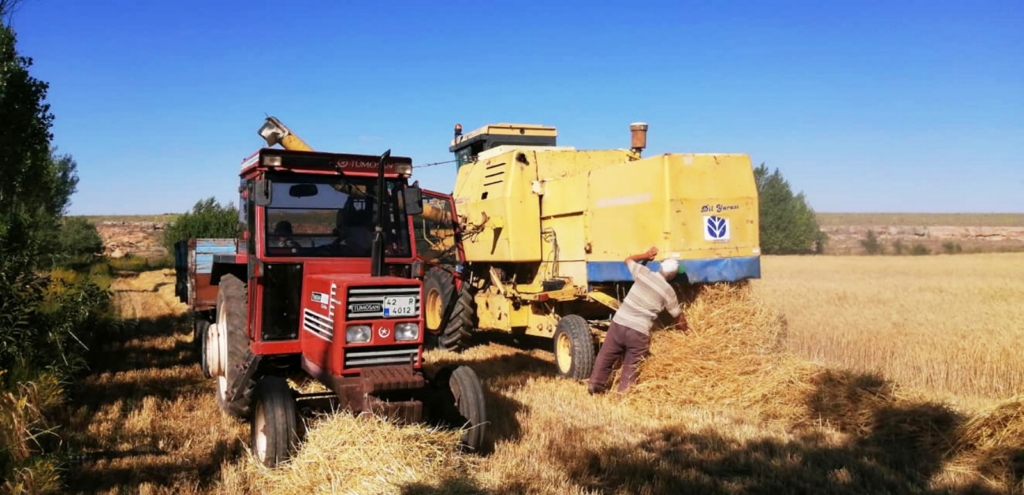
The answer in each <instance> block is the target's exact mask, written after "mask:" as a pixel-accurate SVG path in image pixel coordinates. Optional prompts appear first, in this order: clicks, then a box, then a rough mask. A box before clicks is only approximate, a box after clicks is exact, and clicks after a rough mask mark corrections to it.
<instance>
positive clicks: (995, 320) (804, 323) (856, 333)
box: [755, 253, 1024, 407]
mask: <svg viewBox="0 0 1024 495" xmlns="http://www.w3.org/2000/svg"><path fill="white" fill-rule="evenodd" d="M762 277H763V278H762V280H760V281H758V282H756V283H755V285H756V286H757V288H758V292H759V293H760V294H761V295H762V296H763V297H764V298H765V300H766V302H768V303H769V304H771V305H772V306H774V307H775V308H778V310H779V311H781V312H782V313H783V314H785V316H786V319H787V320H788V323H789V345H790V347H791V348H792V349H793V350H794V351H796V352H797V353H798V354H799V355H801V356H804V357H806V358H808V359H812V360H816V361H820V362H822V363H825V364H828V365H832V366H838V367H843V368H848V369H854V370H862V371H878V372H881V373H883V374H884V375H885V376H886V377H887V378H891V379H893V380H894V381H896V382H898V383H900V384H901V385H903V386H906V387H912V388H915V389H917V390H920V391H923V392H928V393H931V394H933V395H934V396H936V397H940V398H944V399H949V400H952V401H955V402H957V403H958V404H960V405H963V406H965V407H969V406H977V405H986V404H988V403H990V402H991V401H992V400H993V399H996V400H998V399H1003V398H1008V397H1012V396H1013V395H1014V394H1019V393H1024V362H1022V356H1024V303H1022V302H1024V298H1022V296H1024V255H1022V254H1016V253H1011V254H978V255H970V256H962V255H958V256H913V257H905V256H895V257H889V256H876V257H768V258H766V259H765V260H764V263H763V267H762Z"/></svg>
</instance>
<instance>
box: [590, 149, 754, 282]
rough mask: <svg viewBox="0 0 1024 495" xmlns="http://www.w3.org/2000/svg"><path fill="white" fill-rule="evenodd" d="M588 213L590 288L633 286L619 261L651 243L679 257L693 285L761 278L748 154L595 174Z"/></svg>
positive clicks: (671, 158) (653, 162)
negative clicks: (606, 284)
mask: <svg viewBox="0 0 1024 495" xmlns="http://www.w3.org/2000/svg"><path fill="white" fill-rule="evenodd" d="M626 177H628V178H629V180H628V181H627V180H623V178H626ZM589 209H590V219H589V232H590V242H591V253H590V257H589V259H588V263H587V277H588V280H589V281H590V282H609V281H626V280H631V278H632V277H630V276H629V272H628V271H627V270H626V267H625V265H624V264H623V263H622V260H623V259H624V258H625V257H626V256H629V255H630V254H634V253H638V252H643V251H644V250H646V249H647V248H649V247H650V246H652V245H653V246H655V247H657V248H658V250H659V251H660V253H659V258H665V257H674V258H677V259H679V261H680V271H683V272H685V273H686V275H687V278H688V280H689V281H690V282H720V281H735V280H740V279H745V278H758V277H760V249H759V238H758V223H757V221H758V203H757V188H756V186H755V184H754V177H753V171H752V168H751V165H750V158H749V156H747V155H742V154H667V155H660V156H655V157H650V158H645V159H642V160H637V161H632V162H626V163H623V164H621V165H617V166H613V167H606V168H601V169H598V170H594V171H592V172H591V173H590V199H589ZM650 266H651V267H652V268H656V267H657V263H652V264H651V265H650Z"/></svg>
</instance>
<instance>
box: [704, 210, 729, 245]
mask: <svg viewBox="0 0 1024 495" xmlns="http://www.w3.org/2000/svg"><path fill="white" fill-rule="evenodd" d="M729 234H730V233H729V219H728V218H722V217H720V216H717V215H712V216H707V217H704V240H705V241H728V240H729Z"/></svg>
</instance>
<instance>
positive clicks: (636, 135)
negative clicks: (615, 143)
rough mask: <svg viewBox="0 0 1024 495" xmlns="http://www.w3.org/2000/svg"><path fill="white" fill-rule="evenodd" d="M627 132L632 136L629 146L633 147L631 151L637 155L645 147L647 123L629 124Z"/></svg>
mask: <svg viewBox="0 0 1024 495" xmlns="http://www.w3.org/2000/svg"><path fill="white" fill-rule="evenodd" d="M629 132H630V135H631V138H632V139H631V141H632V144H631V145H630V146H631V147H632V148H633V152H634V153H636V154H637V155H638V156H639V155H640V153H641V152H643V150H644V148H646V147H647V123H646V122H634V123H632V124H629Z"/></svg>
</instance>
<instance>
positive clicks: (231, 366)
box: [210, 275, 254, 418]
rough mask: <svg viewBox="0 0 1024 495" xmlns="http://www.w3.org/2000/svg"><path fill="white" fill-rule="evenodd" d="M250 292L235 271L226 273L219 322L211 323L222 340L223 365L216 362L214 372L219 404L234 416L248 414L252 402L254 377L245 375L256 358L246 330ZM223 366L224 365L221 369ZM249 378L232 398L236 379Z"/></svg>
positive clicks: (218, 296) (220, 348)
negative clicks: (238, 393) (232, 273)
mask: <svg viewBox="0 0 1024 495" xmlns="http://www.w3.org/2000/svg"><path fill="white" fill-rule="evenodd" d="M246 317H247V315H246V293H245V285H244V284H243V283H242V281H241V280H238V278H236V277H235V276H234V275H225V276H223V277H222V278H221V279H220V292H218V293H217V323H215V324H213V325H210V327H211V330H212V329H213V328H216V331H215V332H210V333H211V334H214V335H211V337H213V338H216V339H217V341H218V344H219V346H218V347H219V351H220V358H221V359H220V363H219V364H220V365H219V366H213V365H212V363H211V366H210V368H211V372H213V373H214V374H215V375H216V376H217V404H218V405H219V406H220V408H221V410H222V411H224V412H225V413H227V414H228V415H230V416H234V417H236V418H244V417H246V416H247V415H248V414H249V404H250V402H252V393H253V386H254V384H253V381H252V380H251V379H245V378H244V373H245V366H246V365H247V364H248V363H249V361H250V359H252V357H253V354H252V351H251V350H250V349H249V335H248V333H247V332H246ZM218 368H222V369H218ZM243 379H245V383H243V384H241V387H242V393H241V394H240V396H239V397H238V398H237V399H235V400H233V401H229V400H228V393H229V391H230V390H231V389H232V387H233V386H234V385H235V383H236V382H238V381H240V380H243Z"/></svg>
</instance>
